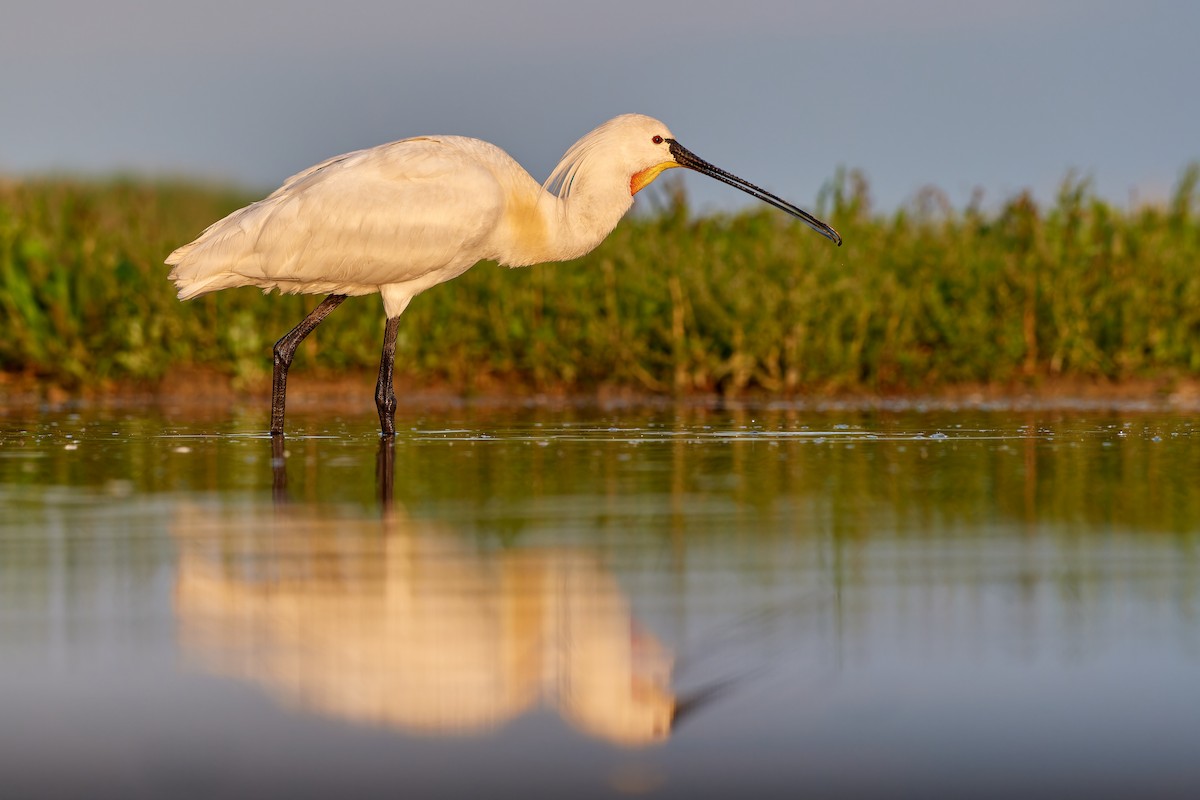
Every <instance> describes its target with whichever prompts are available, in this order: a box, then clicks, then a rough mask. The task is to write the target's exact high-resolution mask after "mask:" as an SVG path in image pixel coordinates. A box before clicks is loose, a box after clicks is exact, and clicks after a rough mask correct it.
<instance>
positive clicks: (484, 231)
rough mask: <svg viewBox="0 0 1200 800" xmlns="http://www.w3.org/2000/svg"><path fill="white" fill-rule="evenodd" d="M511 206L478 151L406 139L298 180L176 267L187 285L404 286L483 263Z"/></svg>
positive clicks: (218, 231) (174, 260)
mask: <svg viewBox="0 0 1200 800" xmlns="http://www.w3.org/2000/svg"><path fill="white" fill-rule="evenodd" d="M504 202H505V198H504V192H503V190H502V188H501V186H500V184H499V183H498V182H497V180H496V178H495V176H494V174H493V172H492V171H491V170H490V169H489V168H488V166H487V165H486V164H485V163H484V162H482V161H481V160H480V158H479V157H478V153H475V152H472V151H471V150H470V149H464V148H462V147H457V146H455V145H454V143H453V142H449V141H443V140H441V139H438V138H422V139H406V140H402V141H399V142H393V143H391V144H387V145H381V146H379V147H375V148H371V149H370V150H360V151H357V152H354V153H349V154H346V155H344V156H338V157H336V158H331V159H329V160H328V161H325V162H323V163H321V164H317V165H316V166H313V167H310V168H309V169H307V170H305V171H303V172H300V173H297V174H296V175H293V176H292V177H291V178H289V179H288V180H287V181H286V182H285V183H284V185H283V186H282V187H280V188H279V189H278V190H276V191H275V192H274V193H272V194H271V195H270V196H269V197H267V198H265V199H264V200H261V201H259V202H257V203H254V204H253V205H250V206H247V207H246V208H244V209H241V210H240V211H236V212H234V213H233V214H231V215H230V216H228V217H226V218H225V219H223V220H221V221H220V222H218V223H216V224H214V225H212V226H211V227H210V228H209V229H208V230H206V231H205V232H204V233H203V234H201V236H200V237H199V238H198V239H197V240H196V241H195V242H193V243H192V244H190V245H185V246H184V247H182V248H180V249H179V250H177V251H176V252H175V253H172V254H171V257H170V258H169V259H168V263H171V264H174V265H175V267H176V269H175V271H174V272H173V273H172V277H173V278H174V279H175V280H176V282H177V283H180V280H181V277H182V278H183V279H184V280H190V281H191V282H192V283H198V282H201V281H203V280H204V278H205V277H206V276H214V275H217V274H218V273H220V274H224V275H230V276H231V277H232V276H241V277H242V278H244V279H245V282H246V283H249V284H256V285H267V284H276V285H278V286H279V288H281V289H284V290H285V291H288V290H299V291H303V288H302V286H303V284H306V283H311V284H315V285H321V286H328V285H331V284H334V285H346V286H355V285H357V286H378V285H382V284H389V283H404V282H407V281H412V280H416V279H419V278H421V277H422V276H426V275H428V274H429V273H431V272H436V271H439V270H444V269H448V268H450V269H453V268H458V267H460V265H462V266H461V268H463V269H465V268H466V267H467V266H470V265H471V264H473V263H475V262H476V261H478V260H480V258H481V257H482V256H481V255H480V252H481V250H480V243H481V242H482V241H483V240H484V239H485V238H486V237H487V235H488V234H489V233H490V232H491V231H492V230H493V229H494V227H495V226H496V224H497V222H498V220H499V218H500V215H501V214H502V213H503V210H504ZM182 285H183V284H182V283H181V286H182ZM223 285H231V284H228V283H225V284H223ZM214 288H219V287H214Z"/></svg>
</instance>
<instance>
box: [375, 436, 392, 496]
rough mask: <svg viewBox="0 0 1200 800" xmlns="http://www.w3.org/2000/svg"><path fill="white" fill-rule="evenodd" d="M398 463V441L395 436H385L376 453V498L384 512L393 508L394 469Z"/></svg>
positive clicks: (380, 441) (380, 440) (381, 438)
mask: <svg viewBox="0 0 1200 800" xmlns="http://www.w3.org/2000/svg"><path fill="white" fill-rule="evenodd" d="M395 463H396V439H395V437H393V436H383V437H380V439H379V449H378V450H377V451H376V453H375V496H376V497H378V498H379V505H380V507H382V508H383V510H384V511H390V510H391V508H392V487H393V483H394V480H393V475H394V467H395Z"/></svg>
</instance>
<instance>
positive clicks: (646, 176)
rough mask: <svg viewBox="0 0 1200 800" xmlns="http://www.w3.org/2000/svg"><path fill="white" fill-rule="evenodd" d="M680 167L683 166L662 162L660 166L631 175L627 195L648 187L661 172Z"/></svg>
mask: <svg viewBox="0 0 1200 800" xmlns="http://www.w3.org/2000/svg"><path fill="white" fill-rule="evenodd" d="M681 166H683V165H682V164H679V163H677V162H675V161H664V162H662V163H661V164H655V165H654V166H653V167H649V168H647V169H644V170H642V171H641V172H635V173H633V177H632V178H630V179H629V194H631V195H635V194H637V193H638V192H640V191H641V190H642V189H645V188H646V187H647V186H649V185H650V182H651V181H653V180H654V179H655V178H657V177H658V176H659V174H660V173H661V172H662V171H663V170H666V169H671V168H672V167H681Z"/></svg>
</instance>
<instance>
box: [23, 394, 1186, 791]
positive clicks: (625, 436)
mask: <svg viewBox="0 0 1200 800" xmlns="http://www.w3.org/2000/svg"><path fill="white" fill-rule="evenodd" d="M261 412H262V409H253V411H252V413H249V414H246V415H239V414H229V415H225V416H216V417H213V418H211V419H204V420H200V421H189V422H184V421H180V419H179V418H178V416H177V415H176V416H173V417H171V418H170V419H164V418H162V417H161V416H158V415H156V413H155V412H153V411H150V410H147V409H132V410H125V411H86V410H85V411H81V412H79V413H77V414H62V413H59V414H56V413H49V412H47V413H41V414H38V413H19V412H9V413H8V414H7V415H0V720H2V722H0V791H3V794H4V796H25V795H27V794H28V793H30V792H37V793H38V794H41V795H47V794H56V793H59V794H77V795H86V796H90V797H94V796H109V795H111V796H140V795H146V796H257V795H267V794H269V795H285V796H289V797H300V796H331V795H337V796H363V795H375V794H384V793H386V794H389V795H397V794H406V795H410V796H418V797H440V796H471V797H476V796H495V795H498V794H501V793H503V794H505V795H506V796H531V797H532V796H571V797H587V796H606V795H618V794H648V795H650V796H656V797H659V796H661V797H704V796H718V797H720V796H724V797H728V796H733V795H736V796H747V797H749V796H772V795H773V796H799V794H800V793H807V794H810V795H811V794H816V795H819V796H839V795H842V796H845V795H855V796H857V795H864V794H866V795H870V794H879V795H887V796H895V795H911V796H924V797H927V796H941V795H947V794H952V793H953V794H957V795H963V794H967V793H970V794H971V795H996V796H1014V795H1018V794H1020V795H1024V796H1029V795H1031V794H1032V795H1035V796H1044V795H1052V794H1053V795H1056V796H1063V795H1066V794H1075V793H1078V792H1084V791H1087V792H1091V793H1092V794H1094V795H1099V796H1109V795H1131V794H1132V795H1137V796H1171V795H1174V796H1181V797H1183V796H1197V793H1198V792H1200V677H1198V676H1200V489H1198V487H1200V420H1197V419H1196V418H1195V417H1193V416H1186V415H1172V414H1165V413H1146V412H1142V411H1130V410H1124V411H1114V412H1104V411H1099V410H1094V409H1092V410H1082V411H1080V410H1076V411H1072V412H1061V411H1057V412H1056V411H1047V410H1031V411H1027V412H1023V413H1012V412H1003V411H997V412H987V411H960V412H949V411H932V412H928V411H927V412H922V411H918V410H912V409H909V410H904V409H901V410H894V411H886V412H881V411H862V410H844V411H825V412H816V411H810V410H801V409H788V408H771V409H762V408H759V409H755V408H735V409H724V410H714V409H703V408H680V409H675V408H670V409H657V410H632V409H620V410H615V411H603V410H596V409H587V408H566V409H555V410H548V409H528V408H484V407H470V406H468V407H465V408H462V409H457V410H453V411H443V412H428V413H419V412H415V411H411V410H410V411H402V412H401V415H400V417H399V418H398V420H397V427H398V430H399V433H398V435H397V438H396V442H395V445H394V448H390V447H386V446H380V444H379V442H378V438H377V434H376V428H375V426H376V421H375V419H374V418H373V416H372V417H368V416H362V417H343V418H323V417H320V416H317V415H308V416H304V415H293V417H292V418H290V419H289V430H291V431H292V433H291V434H290V435H289V436H288V437H287V440H286V442H285V445H284V448H282V449H283V452H282V453H281V452H279V451H277V450H273V443H272V442H271V440H270V439H269V437H265V436H263V435H262V434H261V426H262V424H263V419H262V417H263V416H264V415H263V413H261Z"/></svg>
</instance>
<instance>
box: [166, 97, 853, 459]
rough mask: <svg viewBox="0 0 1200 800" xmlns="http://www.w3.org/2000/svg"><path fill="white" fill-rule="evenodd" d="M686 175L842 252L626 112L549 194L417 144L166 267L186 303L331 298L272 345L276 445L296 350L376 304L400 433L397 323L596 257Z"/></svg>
mask: <svg viewBox="0 0 1200 800" xmlns="http://www.w3.org/2000/svg"><path fill="white" fill-rule="evenodd" d="M672 167H688V168H689V169H693V170H696V171H697V172H701V173H704V174H705V175H709V176H712V177H714V178H716V179H717V180H720V181H724V182H725V183H728V184H729V185H731V186H735V187H737V188H738V189H741V190H742V191H744V192H746V193H748V194H750V195H753V196H754V197H757V198H759V199H760V200H763V201H765V202H767V203H770V204H771V205H773V206H775V207H776V208H779V209H782V210H783V211H786V212H787V213H789V214H791V215H793V216H795V217H798V218H799V219H801V220H803V221H804V222H805V223H807V224H808V225H809V226H811V227H812V228H813V229H814V230H816V231H817V232H818V233H820V234H821V235H823V236H825V237H827V238H829V239H831V240H833V241H834V242H836V243H837V244H839V245H840V244H841V243H842V239H841V236H839V235H838V233H837V231H835V230H834V229H833V228H831V227H830V226H828V225H826V224H825V223H824V222H821V221H820V220H818V219H817V218H815V217H813V216H812V215H811V214H809V213H808V212H806V211H803V210H801V209H799V208H797V207H796V206H793V205H791V204H790V203H787V202H785V201H784V200H781V199H780V198H778V197H776V196H775V195H773V194H770V193H768V192H766V191H764V190H762V189H760V188H758V187H757V186H755V185H753V184H751V183H748V182H747V181H744V180H742V179H741V178H738V177H737V176H735V175H731V174H730V173H728V172H725V171H724V170H721V169H719V168H717V167H715V166H713V165H712V164H709V163H708V162H707V161H704V160H703V159H701V158H699V157H697V156H696V155H695V154H693V153H692V152H691V151H689V150H687V149H686V148H684V147H683V146H682V145H681V144H679V142H677V141H675V137H674V136H672V135H671V132H670V131H669V130H668V129H667V127H666V126H665V125H664V124H663V123H661V122H659V121H658V120H656V119H652V118H650V117H646V116H642V115H640V114H626V115H623V116H619V117H616V118H615V119H611V120H609V121H608V122H605V123H604V124H603V125H601V126H600V127H598V128H596V129H595V130H593V131H592V132H591V133H589V134H587V135H586V136H584V137H583V138H582V139H580V140H579V141H578V142H576V143H575V144H574V145H572V146H571V148H570V149H569V150H567V152H566V154H565V155H564V156H563V158H562V160H561V161H560V162H559V163H558V166H557V167H555V168H554V171H553V172H552V173H551V174H550V177H549V179H548V180H547V181H546V183H545V184H544V185H539V184H538V183H537V181H535V180H534V179H533V178H532V177H531V176H530V175H529V173H528V172H526V171H525V170H524V169H522V167H521V165H520V164H518V163H517V162H516V161H515V160H514V159H513V158H512V157H511V156H509V155H508V154H507V153H505V152H504V151H503V150H501V149H500V148H499V147H496V146H495V145H493V144H489V143H488V142H483V141H480V140H478V139H470V138H466V137H462V136H421V137H416V138H412V139H402V140H400V141H398V142H392V143H390V144H384V145H380V146H378V147H373V148H370V149H367V150H358V151H356V152H353V153H347V154H346V155H341V156H337V157H335V158H331V159H329V160H328V161H324V162H322V163H320V164H317V165H316V166H313V167H310V168H308V169H306V170H304V171H303V172H300V173H298V174H296V175H293V176H292V177H291V178H288V180H287V181H286V182H284V184H283V186H281V187H280V188H279V189H277V190H275V192H273V193H272V194H271V195H270V196H269V197H267V198H265V199H263V200H260V201H258V202H257V203H253V204H251V205H249V206H246V207H245V208H243V209H240V210H238V211H235V212H233V213H232V214H230V215H229V216H227V217H225V218H224V219H222V220H220V221H219V222H216V223H213V224H212V225H210V226H209V227H208V228H207V229H206V230H205V231H204V232H203V233H201V234H200V236H199V237H198V238H197V239H196V240H195V241H194V242H191V243H190V244H186V245H184V246H183V247H180V248H179V249H178V250H176V251H175V252H173V253H171V255H170V256H168V257H167V260H166V263H167V264H169V265H170V266H171V267H172V270H171V273H170V279H171V280H172V281H174V282H175V286H176V287H177V288H178V289H179V299H180V300H187V299H189V298H192V297H196V296H198V295H202V294H206V293H208V292H214V291H217V290H218V289H228V288H231V287H235V286H256V287H258V288H260V289H262V290H263V291H264V292H269V291H270V290H272V289H278V290H279V291H280V292H287V293H289V294H295V293H303V294H326V295H328V297H326V298H325V300H324V301H323V302H322V303H321V304H320V305H318V306H317V307H316V308H315V309H314V310H313V311H312V312H311V313H310V314H309V315H308V316H307V317H305V318H304V320H303V321H301V322H300V324H299V325H297V326H296V327H295V328H293V329H292V330H291V331H289V332H288V333H287V334H285V335H284V336H283V338H281V339H280V340H279V341H278V342H276V343H275V348H274V354H275V367H274V378H273V382H272V394H271V433H272V435H281V434H282V433H283V411H284V402H285V396H286V392H287V373H288V367H289V366H290V365H291V363H292V357H293V355H294V353H295V351H296V347H297V346H298V345H299V344H300V342H301V341H302V340H303V339H304V337H306V336H308V334H310V333H312V331H313V329H314V328H316V327H317V325H319V324H320V323H321V321H322V320H323V319H325V317H326V316H328V315H329V313H330V312H331V311H333V309H335V308H337V306H338V305H340V304H341V303H342V301H344V300H345V299H346V298H347V297H348V296H350V295H362V294H371V293H373V292H379V293H380V294H381V295H382V296H383V308H384V312H385V314H386V316H387V323H386V326H385V329H384V337H383V356H382V358H381V360H380V364H379V381H378V383H377V385H376V389H375V404H376V407H377V408H378V410H379V423H380V427H381V428H382V432H383V436H385V437H390V436H393V435H394V433H395V413H396V397H395V393H394V390H393V388H392V372H393V365H394V360H395V354H396V332H397V329H398V323H399V319H400V314H401V313H403V311H404V309H405V308H406V307H407V306H408V304H409V301H411V300H412V299H413V297H415V296H416V295H418V294H419V293H421V292H423V291H425V290H426V289H428V288H429V287H431V286H434V285H436V284H439V283H444V282H445V281H448V280H450V279H451V278H455V277H458V276H459V275H461V274H463V273H464V272H466V271H467V270H468V269H470V268H471V267H472V266H474V265H475V264H477V263H478V262H480V261H483V260H491V261H496V262H499V263H500V264H502V265H506V266H510V267H521V266H528V265H531V264H539V263H543V262H547V261H566V260H569V259H573V258H578V257H580V256H582V255H584V254H585V253H588V252H590V251H591V250H592V249H593V248H595V247H596V246H597V245H599V244H600V242H601V241H603V240H604V238H605V237H606V236H608V234H609V233H610V232H611V231H612V229H613V228H614V227H616V224H617V222H618V221H619V220H620V219H621V217H622V216H624V215H625V212H627V211H628V210H629V208H630V206H632V205H633V196H634V195H635V194H637V193H638V192H639V191H641V190H642V189H644V188H645V187H646V186H647V185H649V184H650V182H651V181H653V180H654V179H655V178H656V177H658V175H659V174H660V173H662V172H663V171H664V170H666V169H670V168H672Z"/></svg>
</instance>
